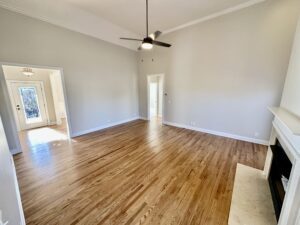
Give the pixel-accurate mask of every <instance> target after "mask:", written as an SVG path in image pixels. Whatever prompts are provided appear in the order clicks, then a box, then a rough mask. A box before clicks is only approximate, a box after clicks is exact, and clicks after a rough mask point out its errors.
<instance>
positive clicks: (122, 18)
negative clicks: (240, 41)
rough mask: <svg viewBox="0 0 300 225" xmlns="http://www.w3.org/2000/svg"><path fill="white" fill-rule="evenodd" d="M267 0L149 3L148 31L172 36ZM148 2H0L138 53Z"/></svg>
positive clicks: (155, 0)
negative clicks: (171, 34) (134, 40)
mask: <svg viewBox="0 0 300 225" xmlns="http://www.w3.org/2000/svg"><path fill="white" fill-rule="evenodd" d="M264 1H265V0H149V10H150V12H149V20H150V21H149V22H150V27H149V31H150V32H154V31H156V30H160V31H162V32H163V33H169V32H173V31H175V30H178V29H181V28H183V27H186V26H190V25H193V24H196V23H199V22H203V21H206V20H208V19H212V18H215V17H218V16H221V15H225V14H228V13H231V12H234V11H237V10H240V9H243V8H246V7H249V6H252V5H254V4H257V3H261V2H264ZM145 5H146V0H59V1H53V0H43V1H38V0H13V1H12V0H0V7H3V8H6V9H9V10H12V11H15V12H18V13H22V14H25V15H27V16H30V17H33V18H37V19H39V20H43V21H46V22H49V23H52V24H55V25H58V26H61V27H65V28H67V29H69V30H73V31H77V32H80V33H82V34H86V35H89V36H92V37H95V38H98V39H101V40H104V41H107V42H110V43H113V44H116V45H120V46H123V47H126V48H129V49H132V50H136V49H137V47H138V44H137V43H136V42H130V41H124V40H120V37H133V38H138V37H140V38H141V37H144V35H145V26H146V25H145V23H146V22H145V20H146V19H145V14H146V13H145V10H146V9H145V8H146V6H145Z"/></svg>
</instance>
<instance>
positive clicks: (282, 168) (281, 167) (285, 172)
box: [269, 140, 292, 220]
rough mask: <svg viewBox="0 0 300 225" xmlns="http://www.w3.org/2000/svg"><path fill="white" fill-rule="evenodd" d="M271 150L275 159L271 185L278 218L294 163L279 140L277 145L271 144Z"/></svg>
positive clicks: (270, 178)
mask: <svg viewBox="0 0 300 225" xmlns="http://www.w3.org/2000/svg"><path fill="white" fill-rule="evenodd" d="M271 150H272V152H273V161H272V165H271V170H270V175H269V185H270V189H271V194H272V199H273V204H274V209H275V214H276V218H277V220H278V219H279V216H280V213H281V208H282V204H283V200H284V196H285V192H286V186H287V183H288V180H289V178H290V174H291V170H292V163H291V161H290V160H289V158H288V156H287V155H286V153H285V151H284V149H283V148H282V146H281V144H280V142H279V141H278V140H276V143H275V145H272V146H271Z"/></svg>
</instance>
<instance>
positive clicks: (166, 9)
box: [64, 0, 249, 35]
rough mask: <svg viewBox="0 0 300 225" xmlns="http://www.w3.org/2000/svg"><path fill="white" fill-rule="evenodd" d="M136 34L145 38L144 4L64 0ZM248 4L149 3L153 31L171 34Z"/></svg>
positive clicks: (239, 0)
mask: <svg viewBox="0 0 300 225" xmlns="http://www.w3.org/2000/svg"><path fill="white" fill-rule="evenodd" d="M64 1H67V2H69V3H71V4H74V5H76V6H77V7H80V8H81V9H84V10H87V11H89V12H91V13H93V14H96V15H98V16H101V17H103V18H105V19H107V20H109V21H111V22H113V23H115V24H117V25H119V26H121V27H123V28H126V29H128V30H130V31H132V32H134V33H136V34H139V35H144V34H145V7H146V6H145V4H146V1H145V0H100V1H99V0H84V1H82V0H64ZM246 2H249V0H149V19H150V27H149V29H150V31H155V30H161V31H164V30H168V29H172V28H174V27H177V26H179V25H182V24H185V23H188V22H190V21H193V20H197V19H199V18H202V17H206V16H208V15H211V14H213V13H216V12H220V11H222V10H225V9H228V8H230V7H234V6H237V5H240V4H243V3H246Z"/></svg>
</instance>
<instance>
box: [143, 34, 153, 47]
mask: <svg viewBox="0 0 300 225" xmlns="http://www.w3.org/2000/svg"><path fill="white" fill-rule="evenodd" d="M152 42H153V40H152V39H151V38H150V37H146V38H145V39H144V40H143V43H142V48H143V49H145V50H151V49H152V48H153V43H152Z"/></svg>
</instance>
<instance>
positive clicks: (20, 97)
mask: <svg viewBox="0 0 300 225" xmlns="http://www.w3.org/2000/svg"><path fill="white" fill-rule="evenodd" d="M7 85H8V89H9V92H10V93H9V94H10V99H11V103H12V107H13V109H14V113H15V115H16V120H17V121H18V125H19V130H28V129H32V128H37V127H42V126H46V125H48V109H47V105H46V98H45V90H44V85H43V83H42V82H40V81H28V82H25V81H11V80H8V81H7Z"/></svg>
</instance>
